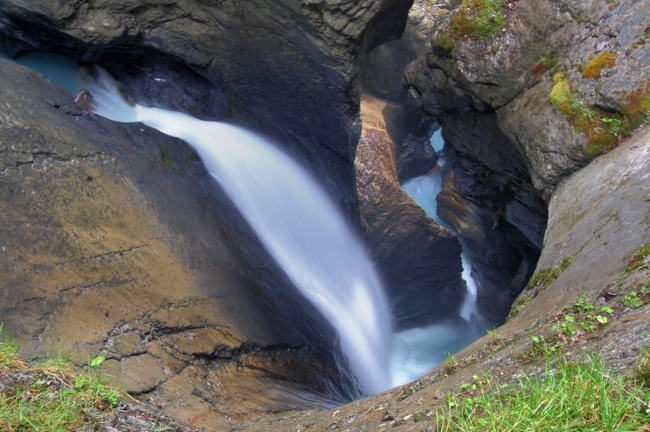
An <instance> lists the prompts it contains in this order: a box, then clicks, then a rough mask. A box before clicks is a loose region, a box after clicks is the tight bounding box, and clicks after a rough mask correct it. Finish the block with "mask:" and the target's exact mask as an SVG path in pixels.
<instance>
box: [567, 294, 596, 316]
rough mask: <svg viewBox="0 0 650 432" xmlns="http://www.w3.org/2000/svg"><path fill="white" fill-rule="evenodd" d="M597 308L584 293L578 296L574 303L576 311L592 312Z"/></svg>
mask: <svg viewBox="0 0 650 432" xmlns="http://www.w3.org/2000/svg"><path fill="white" fill-rule="evenodd" d="M595 308H596V306H595V305H594V304H593V303H592V302H590V301H587V299H586V298H585V295H584V294H580V297H578V300H576V302H575V304H574V305H573V310H574V311H575V312H576V313H581V312H590V311H592V310H594V309H595Z"/></svg>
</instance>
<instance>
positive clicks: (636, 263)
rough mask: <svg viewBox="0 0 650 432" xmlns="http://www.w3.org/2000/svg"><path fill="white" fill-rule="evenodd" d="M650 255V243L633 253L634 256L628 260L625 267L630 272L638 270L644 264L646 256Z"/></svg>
mask: <svg viewBox="0 0 650 432" xmlns="http://www.w3.org/2000/svg"><path fill="white" fill-rule="evenodd" d="M648 255H650V243H648V244H646V245H645V246H643V247H641V248H640V249H639V250H638V251H636V252H635V253H634V255H632V258H630V260H629V261H628V262H627V267H625V272H626V273H629V272H631V271H632V270H636V269H638V268H639V267H641V266H642V265H643V261H644V260H645V259H646V257H647V256H648Z"/></svg>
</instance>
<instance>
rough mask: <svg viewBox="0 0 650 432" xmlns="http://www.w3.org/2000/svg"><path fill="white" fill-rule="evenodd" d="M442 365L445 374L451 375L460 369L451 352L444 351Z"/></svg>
mask: <svg viewBox="0 0 650 432" xmlns="http://www.w3.org/2000/svg"><path fill="white" fill-rule="evenodd" d="M444 366H445V368H444V370H445V373H446V374H447V375H453V374H455V373H456V372H457V371H458V369H460V362H459V361H458V359H457V358H456V356H454V355H453V354H452V353H446V358H445V362H444Z"/></svg>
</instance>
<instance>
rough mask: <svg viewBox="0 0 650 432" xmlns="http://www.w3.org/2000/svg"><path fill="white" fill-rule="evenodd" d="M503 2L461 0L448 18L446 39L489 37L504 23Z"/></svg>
mask: <svg viewBox="0 0 650 432" xmlns="http://www.w3.org/2000/svg"><path fill="white" fill-rule="evenodd" d="M503 3H504V2H503V0H463V1H462V3H461V4H460V6H459V7H458V8H457V9H456V10H455V12H454V13H453V14H452V16H451V18H450V20H449V30H448V32H446V38H447V40H451V41H453V40H456V39H459V38H461V37H463V36H465V35H475V36H476V37H478V38H479V39H489V38H491V37H492V36H493V35H494V34H496V33H497V32H498V31H500V30H501V29H503V28H504V27H505V25H506V16H505V14H504V13H503V6H504V5H503ZM439 40H440V38H439ZM446 45H447V46H448V45H449V44H446ZM441 46H443V45H442V44H441ZM443 48H444V47H443Z"/></svg>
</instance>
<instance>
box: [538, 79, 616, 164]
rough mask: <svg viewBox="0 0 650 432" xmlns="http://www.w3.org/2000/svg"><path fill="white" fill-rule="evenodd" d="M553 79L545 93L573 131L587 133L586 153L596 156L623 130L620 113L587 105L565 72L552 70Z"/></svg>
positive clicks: (613, 141) (612, 142) (611, 143)
mask: <svg viewBox="0 0 650 432" xmlns="http://www.w3.org/2000/svg"><path fill="white" fill-rule="evenodd" d="M553 82H554V85H553V88H552V89H551V92H550V93H549V99H550V101H551V104H553V106H556V107H557V108H559V109H560V111H562V113H563V114H564V115H565V116H566V118H567V120H568V121H569V123H571V124H572V125H573V128H574V129H575V130H576V132H582V133H584V134H585V135H586V136H587V144H586V145H585V148H584V150H585V153H586V154H587V156H589V157H594V156H597V155H598V154H600V153H601V152H602V151H603V150H605V149H606V148H608V147H610V146H611V145H613V144H614V143H615V141H616V138H617V137H618V136H620V135H621V134H622V133H624V131H625V130H624V127H623V126H624V120H625V118H624V116H623V115H620V114H612V113H609V112H605V111H603V110H600V109H598V108H593V107H591V106H589V104H587V103H586V102H585V101H584V100H583V99H582V97H581V96H580V95H579V94H578V93H577V92H576V91H575V89H574V87H573V85H572V84H571V81H570V79H569V76H568V75H567V74H566V73H563V72H558V73H556V74H555V75H554V76H553Z"/></svg>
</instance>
